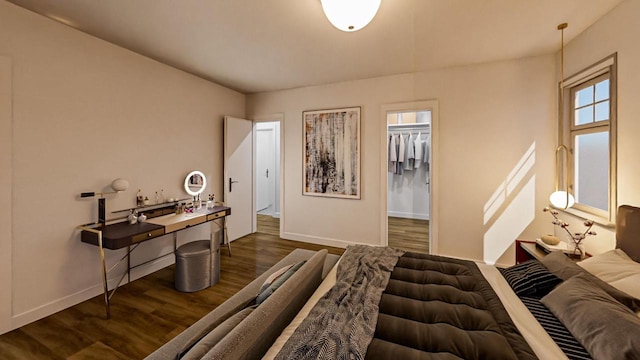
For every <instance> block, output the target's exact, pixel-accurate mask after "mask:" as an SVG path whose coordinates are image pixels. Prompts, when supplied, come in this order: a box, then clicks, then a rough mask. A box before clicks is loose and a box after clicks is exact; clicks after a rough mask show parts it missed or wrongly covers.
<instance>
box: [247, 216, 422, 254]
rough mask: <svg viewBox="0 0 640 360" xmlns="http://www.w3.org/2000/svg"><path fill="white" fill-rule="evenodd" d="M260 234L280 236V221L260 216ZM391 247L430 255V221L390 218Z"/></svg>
mask: <svg viewBox="0 0 640 360" xmlns="http://www.w3.org/2000/svg"><path fill="white" fill-rule="evenodd" d="M258 232H261V233H267V234H272V235H276V236H279V235H280V219H278V218H274V217H271V216H270V215H261V214H258ZM389 246H391V247H394V248H398V249H402V250H405V251H413V252H420V253H427V254H428V253H429V220H418V219H405V218H399V217H389Z"/></svg>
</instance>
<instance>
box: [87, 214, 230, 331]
mask: <svg viewBox="0 0 640 360" xmlns="http://www.w3.org/2000/svg"><path fill="white" fill-rule="evenodd" d="M159 210H160V211H159ZM159 210H156V211H154V213H155V217H149V218H148V219H147V221H146V222H143V223H136V224H133V225H130V224H129V222H127V221H124V222H119V223H115V224H109V225H105V226H97V227H90V226H81V227H80V229H81V230H82V232H81V236H80V239H81V241H82V242H85V243H88V244H91V245H96V246H98V248H99V251H100V262H101V269H102V285H103V292H104V303H105V309H106V313H107V319H108V318H110V317H111V309H110V301H111V297H112V296H113V294H114V293H115V291H116V290H117V289H118V287H119V286H120V284H121V283H122V280H124V277H125V276H127V277H128V280H129V281H131V270H132V269H135V268H136V267H139V266H142V265H145V264H147V263H149V262H151V261H154V260H157V259H159V258H162V257H165V256H169V255H172V254H173V252H175V250H176V249H177V239H178V232H179V231H180V230H184V229H187V228H190V227H192V226H196V225H200V224H203V223H206V222H210V221H214V220H217V219H221V221H222V224H218V225H219V226H220V231H221V234H220V235H221V239H222V242H223V243H226V245H227V246H228V247H229V255H231V246H230V244H229V243H228V242H225V239H226V238H225V230H226V224H225V223H226V217H227V216H229V215H231V208H229V207H226V206H215V207H213V208H210V209H207V208H205V207H203V208H201V209H198V210H194V212H193V213H186V212H185V213H181V214H175V213H174V212H173V208H172V207H171V208H167V209H166V210H165V211H161V210H163V209H159ZM169 210H171V211H169ZM147 214H150V216H153V215H154V214H151V213H147ZM171 233H173V252H171V253H168V254H164V255H161V256H159V257H157V258H154V259H151V260H148V261H146V262H144V263H141V264H137V265H135V266H131V257H130V255H131V252H132V251H134V250H135V249H136V248H137V247H138V245H140V243H142V242H144V241H148V240H152V239H155V238H158V237H161V236H164V235H167V234H171ZM210 241H211V244H210V245H209V249H212V250H210V251H211V252H212V255H211V256H213V251H215V249H217V248H218V246H217V245H214V244H213V241H214V236H213V232H212V233H211V236H210ZM123 248H127V253H126V254H125V255H124V256H123V257H122V258H121V259H120V260H119V261H118V262H117V263H116V264H114V265H113V266H112V267H111V268H110V269H107V268H106V262H105V255H104V249H109V250H118V249H123ZM125 259H126V261H127V272H126V273H124V274H123V275H122V277H121V278H120V280H119V281H118V282H117V284H116V286H115V287H114V288H113V289H109V286H108V282H107V275H108V274H109V273H110V272H111V271H112V270H114V269H115V268H116V267H117V266H118V265H119V264H120V263H121V262H122V261H124V260H125ZM212 281H213V277H212ZM212 285H213V284H212Z"/></svg>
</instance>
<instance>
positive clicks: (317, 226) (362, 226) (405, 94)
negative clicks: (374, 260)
mask: <svg viewBox="0 0 640 360" xmlns="http://www.w3.org/2000/svg"><path fill="white" fill-rule="evenodd" d="M554 74H555V64H554V58H553V56H544V57H537V58H529V59H521V60H514V61H505V62H495V63H489V64H481V65H474V66H468V67H456V68H450V69H445V70H438V71H432V72H427V73H417V74H406V75H397V76H390V77H382V78H376V79H369V80H362V81H352V82H344V83H338V84H332V85H326V86H315V87H307V88H301V89H294V90H287V91H278V92H269V93H262V94H256V95H252V96H249V97H248V98H247V115H248V116H249V117H254V116H260V115H262V114H270V113H278V112H282V113H284V114H285V115H284V117H285V120H284V137H283V148H284V164H283V167H284V179H283V183H284V206H283V214H284V215H283V218H284V224H283V225H284V234H283V235H284V236H285V237H287V238H290V239H298V240H304V241H312V242H321V243H325V244H332V245H345V244H347V243H353V242H356V243H367V244H380V243H382V241H381V236H382V235H383V234H380V226H379V219H380V211H381V210H382V209H381V207H382V206H383V204H384V201H385V200H384V198H383V197H381V195H380V194H381V192H380V190H381V186H384V185H383V182H385V180H384V179H386V178H383V179H381V176H380V174H381V168H380V167H381V166H385V164H383V163H382V162H383V160H382V158H383V157H386V144H385V143H383V142H382V141H381V139H382V138H383V136H382V135H381V131H385V129H386V127H385V121H384V120H385V119H384V118H381V115H380V109H381V106H382V105H383V104H390V103H396V102H408V101H414V100H424V99H436V100H438V101H439V109H440V112H439V126H440V131H439V134H438V136H439V143H440V145H439V168H440V172H439V174H437V175H436V176H437V178H436V179H434V182H436V181H437V182H438V184H439V185H438V189H439V190H438V191H439V192H438V198H439V202H440V203H439V220H438V221H439V238H438V244H439V253H441V254H443V255H450V256H457V257H462V258H469V259H476V260H488V261H495V260H497V259H498V258H499V257H500V255H501V254H503V253H504V256H503V257H502V258H501V259H499V260H498V261H499V262H503V263H512V262H513V261H514V254H513V246H512V245H511V244H512V243H513V241H514V240H515V239H516V238H517V237H519V236H521V237H524V238H530V239H532V238H535V237H536V236H538V234H540V233H541V232H548V231H551V230H552V229H551V225H550V224H549V223H547V222H546V221H545V220H546V219H544V218H542V217H541V214H542V212H541V209H542V208H543V207H544V206H545V204H546V203H547V200H546V195H544V194H548V193H549V191H550V189H551V188H552V187H553V149H554V144H555V137H554V134H555V120H554V114H555V110H554V109H555V103H554ZM345 106H362V134H361V136H362V164H361V173H362V199H361V200H341V199H332V198H319V197H308V196H302V189H301V186H302V185H301V182H302V120H301V118H302V111H304V110H312V109H323V108H336V107H345ZM532 149H533V153H532ZM524 155H529V156H528V157H526V158H523V156H524ZM519 163H520V165H521V166H519V167H517V165H518V164H519ZM514 169H515V170H514ZM518 169H520V171H519V172H518V171H517V170H518ZM501 185H505V188H504V190H503V191H498V190H499V189H500V188H501ZM507 185H508V186H507ZM383 193H384V192H383ZM491 199H497V201H495V202H493V204H495V206H494V207H491V206H489V205H488V203H491V202H490V200H491ZM486 207H489V208H490V209H495V211H494V212H493V213H492V212H491V211H485V208H486ZM299 209H305V211H299ZM491 214H493V216H490V215H491ZM485 218H486V219H485ZM485 248H487V250H485ZM507 248H508V249H507ZM505 251H506V252H505Z"/></svg>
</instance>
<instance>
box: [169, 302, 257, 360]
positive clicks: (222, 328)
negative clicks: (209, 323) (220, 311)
mask: <svg viewBox="0 0 640 360" xmlns="http://www.w3.org/2000/svg"><path fill="white" fill-rule="evenodd" d="M254 309H255V306H250V307H248V308H245V309H242V310H241V311H239V312H237V313H235V314H234V315H233V316H231V317H230V318H228V319H227V320H225V321H224V322H222V324H220V325H218V326H216V327H215V328H214V329H213V330H211V331H210V332H209V333H208V334H207V335H205V336H203V337H202V339H200V340H199V341H198V342H197V343H195V344H194V345H193V346H192V347H191V348H190V349H187V350H188V351H187V352H186V353H184V352H183V353H181V354H179V355H178V359H181V360H196V359H200V358H202V357H203V356H204V355H205V354H206V353H207V352H209V350H211V348H213V347H214V346H215V345H216V344H217V343H218V342H219V341H220V340H222V338H223V337H224V336H225V335H227V334H228V333H229V332H231V330H233V328H235V327H236V326H238V324H240V322H241V321H242V320H244V319H245V318H246V317H247V316H249V314H251V312H252V311H253V310H254Z"/></svg>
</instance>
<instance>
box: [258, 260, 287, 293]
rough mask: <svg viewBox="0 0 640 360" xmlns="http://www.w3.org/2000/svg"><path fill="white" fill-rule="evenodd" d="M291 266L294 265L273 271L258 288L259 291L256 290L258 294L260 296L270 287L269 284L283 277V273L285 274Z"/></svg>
mask: <svg viewBox="0 0 640 360" xmlns="http://www.w3.org/2000/svg"><path fill="white" fill-rule="evenodd" d="M293 265H295V264H291V265H287V266H284V267H282V268H280V269H278V270H276V271H274V272H273V274H271V275H269V277H268V278H267V279H266V280H265V281H264V282H263V283H262V286H260V290H258V294H260V293H261V292H263V291H264V290H265V289H266V288H268V287H269V286H271V284H273V282H274V281H276V280H277V279H278V278H279V277H280V276H282V275H284V273H286V272H287V271H288V270H289V269H291V268H292V267H293Z"/></svg>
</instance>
